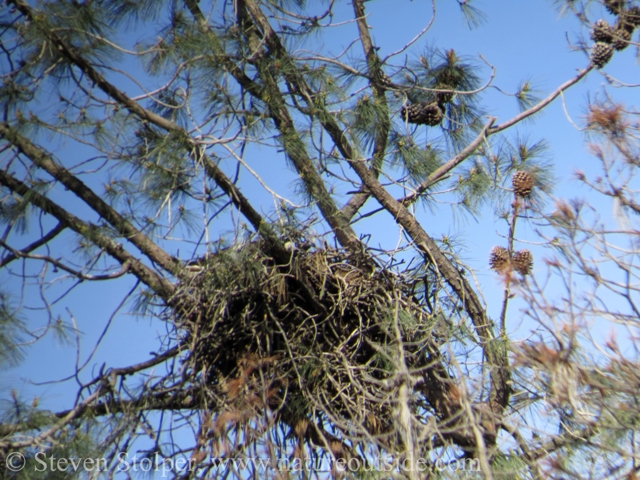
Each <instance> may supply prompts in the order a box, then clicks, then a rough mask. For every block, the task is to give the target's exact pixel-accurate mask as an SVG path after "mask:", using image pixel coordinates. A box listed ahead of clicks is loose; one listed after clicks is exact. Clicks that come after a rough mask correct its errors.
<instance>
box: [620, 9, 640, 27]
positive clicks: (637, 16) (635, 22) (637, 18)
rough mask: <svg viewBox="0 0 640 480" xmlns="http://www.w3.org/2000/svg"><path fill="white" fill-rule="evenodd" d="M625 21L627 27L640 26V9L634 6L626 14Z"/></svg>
mask: <svg viewBox="0 0 640 480" xmlns="http://www.w3.org/2000/svg"><path fill="white" fill-rule="evenodd" d="M624 20H625V21H626V23H627V25H631V26H633V27H637V26H640V7H638V6H633V7H631V8H629V9H628V10H626V11H625V12H624Z"/></svg>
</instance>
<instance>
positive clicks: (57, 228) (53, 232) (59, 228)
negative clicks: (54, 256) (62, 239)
mask: <svg viewBox="0 0 640 480" xmlns="http://www.w3.org/2000/svg"><path fill="white" fill-rule="evenodd" d="M64 229H65V226H64V225H62V224H61V223H58V225H56V226H55V227H54V228H53V229H52V230H51V231H50V232H49V233H47V234H46V235H45V236H44V237H42V238H40V239H39V240H36V241H35V242H33V243H31V244H29V245H27V246H26V247H24V248H22V249H20V252H21V256H23V255H24V254H26V253H29V252H32V251H34V250H35V249H37V248H40V247H41V246H42V245H45V244H46V243H47V242H49V241H50V240H53V239H54V238H55V237H57V236H58V234H59V233H61V232H62V231H63V230H64ZM17 258H20V257H19V256H18V255H15V254H13V253H11V254H10V255H7V256H6V257H5V258H3V259H2V261H0V268H2V267H4V266H6V265H8V264H9V263H11V262H13V261H14V260H15V259H17Z"/></svg>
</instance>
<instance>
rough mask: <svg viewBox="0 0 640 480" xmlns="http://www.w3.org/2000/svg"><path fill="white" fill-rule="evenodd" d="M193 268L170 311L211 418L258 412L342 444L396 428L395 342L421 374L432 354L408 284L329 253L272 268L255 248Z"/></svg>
mask: <svg viewBox="0 0 640 480" xmlns="http://www.w3.org/2000/svg"><path fill="white" fill-rule="evenodd" d="M200 267H201V268H202V270H201V271H199V272H198V273H193V274H190V276H189V278H188V279H186V280H184V281H183V282H182V284H181V286H180V289H179V293H178V294H177V302H176V304H179V305H181V308H180V309H181V311H182V313H181V319H182V320H181V325H180V327H181V329H182V330H183V331H184V332H185V336H186V337H187V338H188V339H189V342H190V344H191V345H192V347H191V355H190V356H189V357H188V359H187V360H186V361H187V363H188V367H189V369H188V370H189V371H190V374H191V375H193V376H198V378H199V380H200V381H201V382H202V383H203V385H204V389H203V390H204V391H205V395H206V397H207V398H206V399H204V401H206V402H207V405H211V407H212V410H213V409H215V411H222V410H225V409H228V408H229V405H231V404H233V403H234V402H236V403H237V402H242V403H243V404H244V405H245V406H246V405H254V406H255V407H256V411H257V409H264V407H265V406H266V407H267V408H268V409H269V410H270V411H272V412H280V415H281V419H282V420H283V421H285V422H286V423H287V424H289V425H290V426H291V427H292V428H293V429H294V430H295V431H296V432H295V433H296V434H297V435H299V436H302V435H303V434H304V433H305V430H306V429H307V425H308V422H309V420H311V421H312V422H323V421H327V420H328V421H330V422H331V423H332V424H334V425H337V426H338V428H339V430H340V431H342V432H343V434H344V435H348V436H349V437H350V438H354V437H361V438H364V437H368V436H369V435H377V436H378V437H384V434H385V433H390V432H391V431H392V430H393V428H392V427H393V424H392V422H393V419H394V402H395V400H396V398H394V393H393V392H394V391H396V390H395V389H396V387H397V381H398V378H397V368H396V367H397V366H398V365H399V361H400V360H399V359H400V351H401V348H400V345H401V344H402V355H403V356H404V362H405V364H406V365H407V366H409V367H410V368H412V369H419V368H423V370H426V368H425V366H426V365H428V364H429V362H431V361H432V355H434V354H435V352H436V349H435V339H434V338H435V336H434V333H433V330H434V321H433V319H432V317H431V315H430V314H428V312H426V311H425V310H424V309H423V307H422V306H421V304H420V301H419V300H418V299H417V298H416V297H415V296H414V294H413V290H414V288H413V283H414V282H411V281H409V280H407V279H405V278H403V277H402V276H401V275H397V274H394V273H391V272H390V271H388V270H384V269H377V270H375V271H371V270H367V269H364V268H360V267H358V266H357V262H356V261H355V259H354V258H352V256H350V255H349V254H347V253H345V252H344V251H342V250H338V249H333V248H327V247H324V248H310V249H306V250H305V249H303V248H298V249H295V250H293V251H292V252H291V258H290V262H289V263H288V264H287V265H278V264H276V262H275V261H274V260H273V258H271V257H270V256H269V255H268V254H266V253H265V251H264V246H263V244H262V243H261V242H253V243H247V244H243V245H241V246H239V247H232V248H229V249H226V250H224V251H220V252H218V253H216V254H211V255H208V256H207V257H205V258H203V259H201V261H200ZM394 382H395V383H394ZM212 404H213V405H212ZM416 408H417V407H416ZM245 410H246V409H245ZM312 412H315V413H312ZM236 420H237V419H236ZM307 433H308V432H307Z"/></svg>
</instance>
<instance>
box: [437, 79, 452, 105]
mask: <svg viewBox="0 0 640 480" xmlns="http://www.w3.org/2000/svg"><path fill="white" fill-rule="evenodd" d="M436 89H438V90H455V89H454V88H453V87H451V86H450V85H447V84H446V83H439V84H438V85H436ZM454 95H455V94H454V93H453V92H436V102H437V103H438V105H443V104H445V103H449V102H450V101H451V100H453V96H454ZM441 108H442V107H441Z"/></svg>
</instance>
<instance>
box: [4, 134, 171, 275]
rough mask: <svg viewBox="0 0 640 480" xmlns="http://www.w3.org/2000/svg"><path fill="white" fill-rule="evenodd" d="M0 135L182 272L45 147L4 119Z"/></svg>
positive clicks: (157, 260) (144, 249) (118, 228)
mask: <svg viewBox="0 0 640 480" xmlns="http://www.w3.org/2000/svg"><path fill="white" fill-rule="evenodd" d="M0 137H2V138H4V139H6V140H7V141H8V142H10V143H11V144H12V145H13V146H14V147H15V148H16V149H17V150H18V151H20V152H21V153H22V154H24V155H25V156H26V157H27V158H29V160H31V161H32V162H33V164H34V165H36V166H38V167H39V168H41V169H43V170H45V171H46V172H47V173H49V174H50V175H51V176H52V177H53V178H55V179H56V180H58V181H59V182H60V183H62V184H63V185H64V186H65V187H66V188H67V189H68V190H70V191H72V192H73V193H75V194H76V195H77V196H78V198H80V199H81V200H83V201H84V202H85V203H86V204H87V205H88V206H89V207H90V208H91V209H92V210H94V211H95V212H96V213H97V214H98V215H100V217H102V218H104V219H105V220H106V221H107V222H109V223H110V224H111V225H112V226H113V227H114V228H115V229H116V231H118V233H120V235H122V237H123V238H125V239H127V241H129V242H131V243H132V244H133V245H135V246H136V247H137V248H138V249H139V250H140V251H141V252H142V253H143V254H144V255H145V256H147V257H148V258H149V259H150V260H151V261H153V262H154V263H156V264H157V265H159V266H160V267H162V268H164V269H165V270H167V271H168V272H170V273H172V274H173V275H179V274H180V272H181V270H182V267H181V265H180V264H179V263H178V262H176V261H175V259H174V258H173V257H171V255H169V254H168V253H167V252H165V251H164V250H163V249H161V248H160V247H158V245H156V244H155V243H154V242H152V241H151V240H150V239H149V237H147V236H146V235H144V234H143V233H142V232H140V230H138V229H137V228H135V227H134V226H133V225H132V224H131V223H130V222H129V221H128V220H126V219H125V218H124V217H122V215H120V214H119V213H118V212H117V211H116V210H115V209H114V208H113V207H111V206H110V205H108V204H107V203H106V202H105V201H104V200H102V198H100V196H99V195H97V194H96V193H95V192H94V191H93V190H91V189H90V188H89V187H87V186H86V185H85V184H84V183H83V182H82V181H81V180H79V179H78V178H77V177H76V176H75V175H73V174H72V173H70V172H69V171H68V170H67V169H66V168H64V167H62V166H61V165H59V164H58V163H56V162H55V161H54V160H53V159H52V158H51V157H50V156H49V155H47V154H46V153H45V152H44V151H43V150H42V149H40V148H38V147H37V146H35V145H34V144H33V143H32V142H31V141H30V140H29V139H27V138H25V137H23V136H22V135H20V134H19V133H18V132H16V131H15V130H14V129H13V128H11V126H10V125H9V124H7V123H5V122H0Z"/></svg>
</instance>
